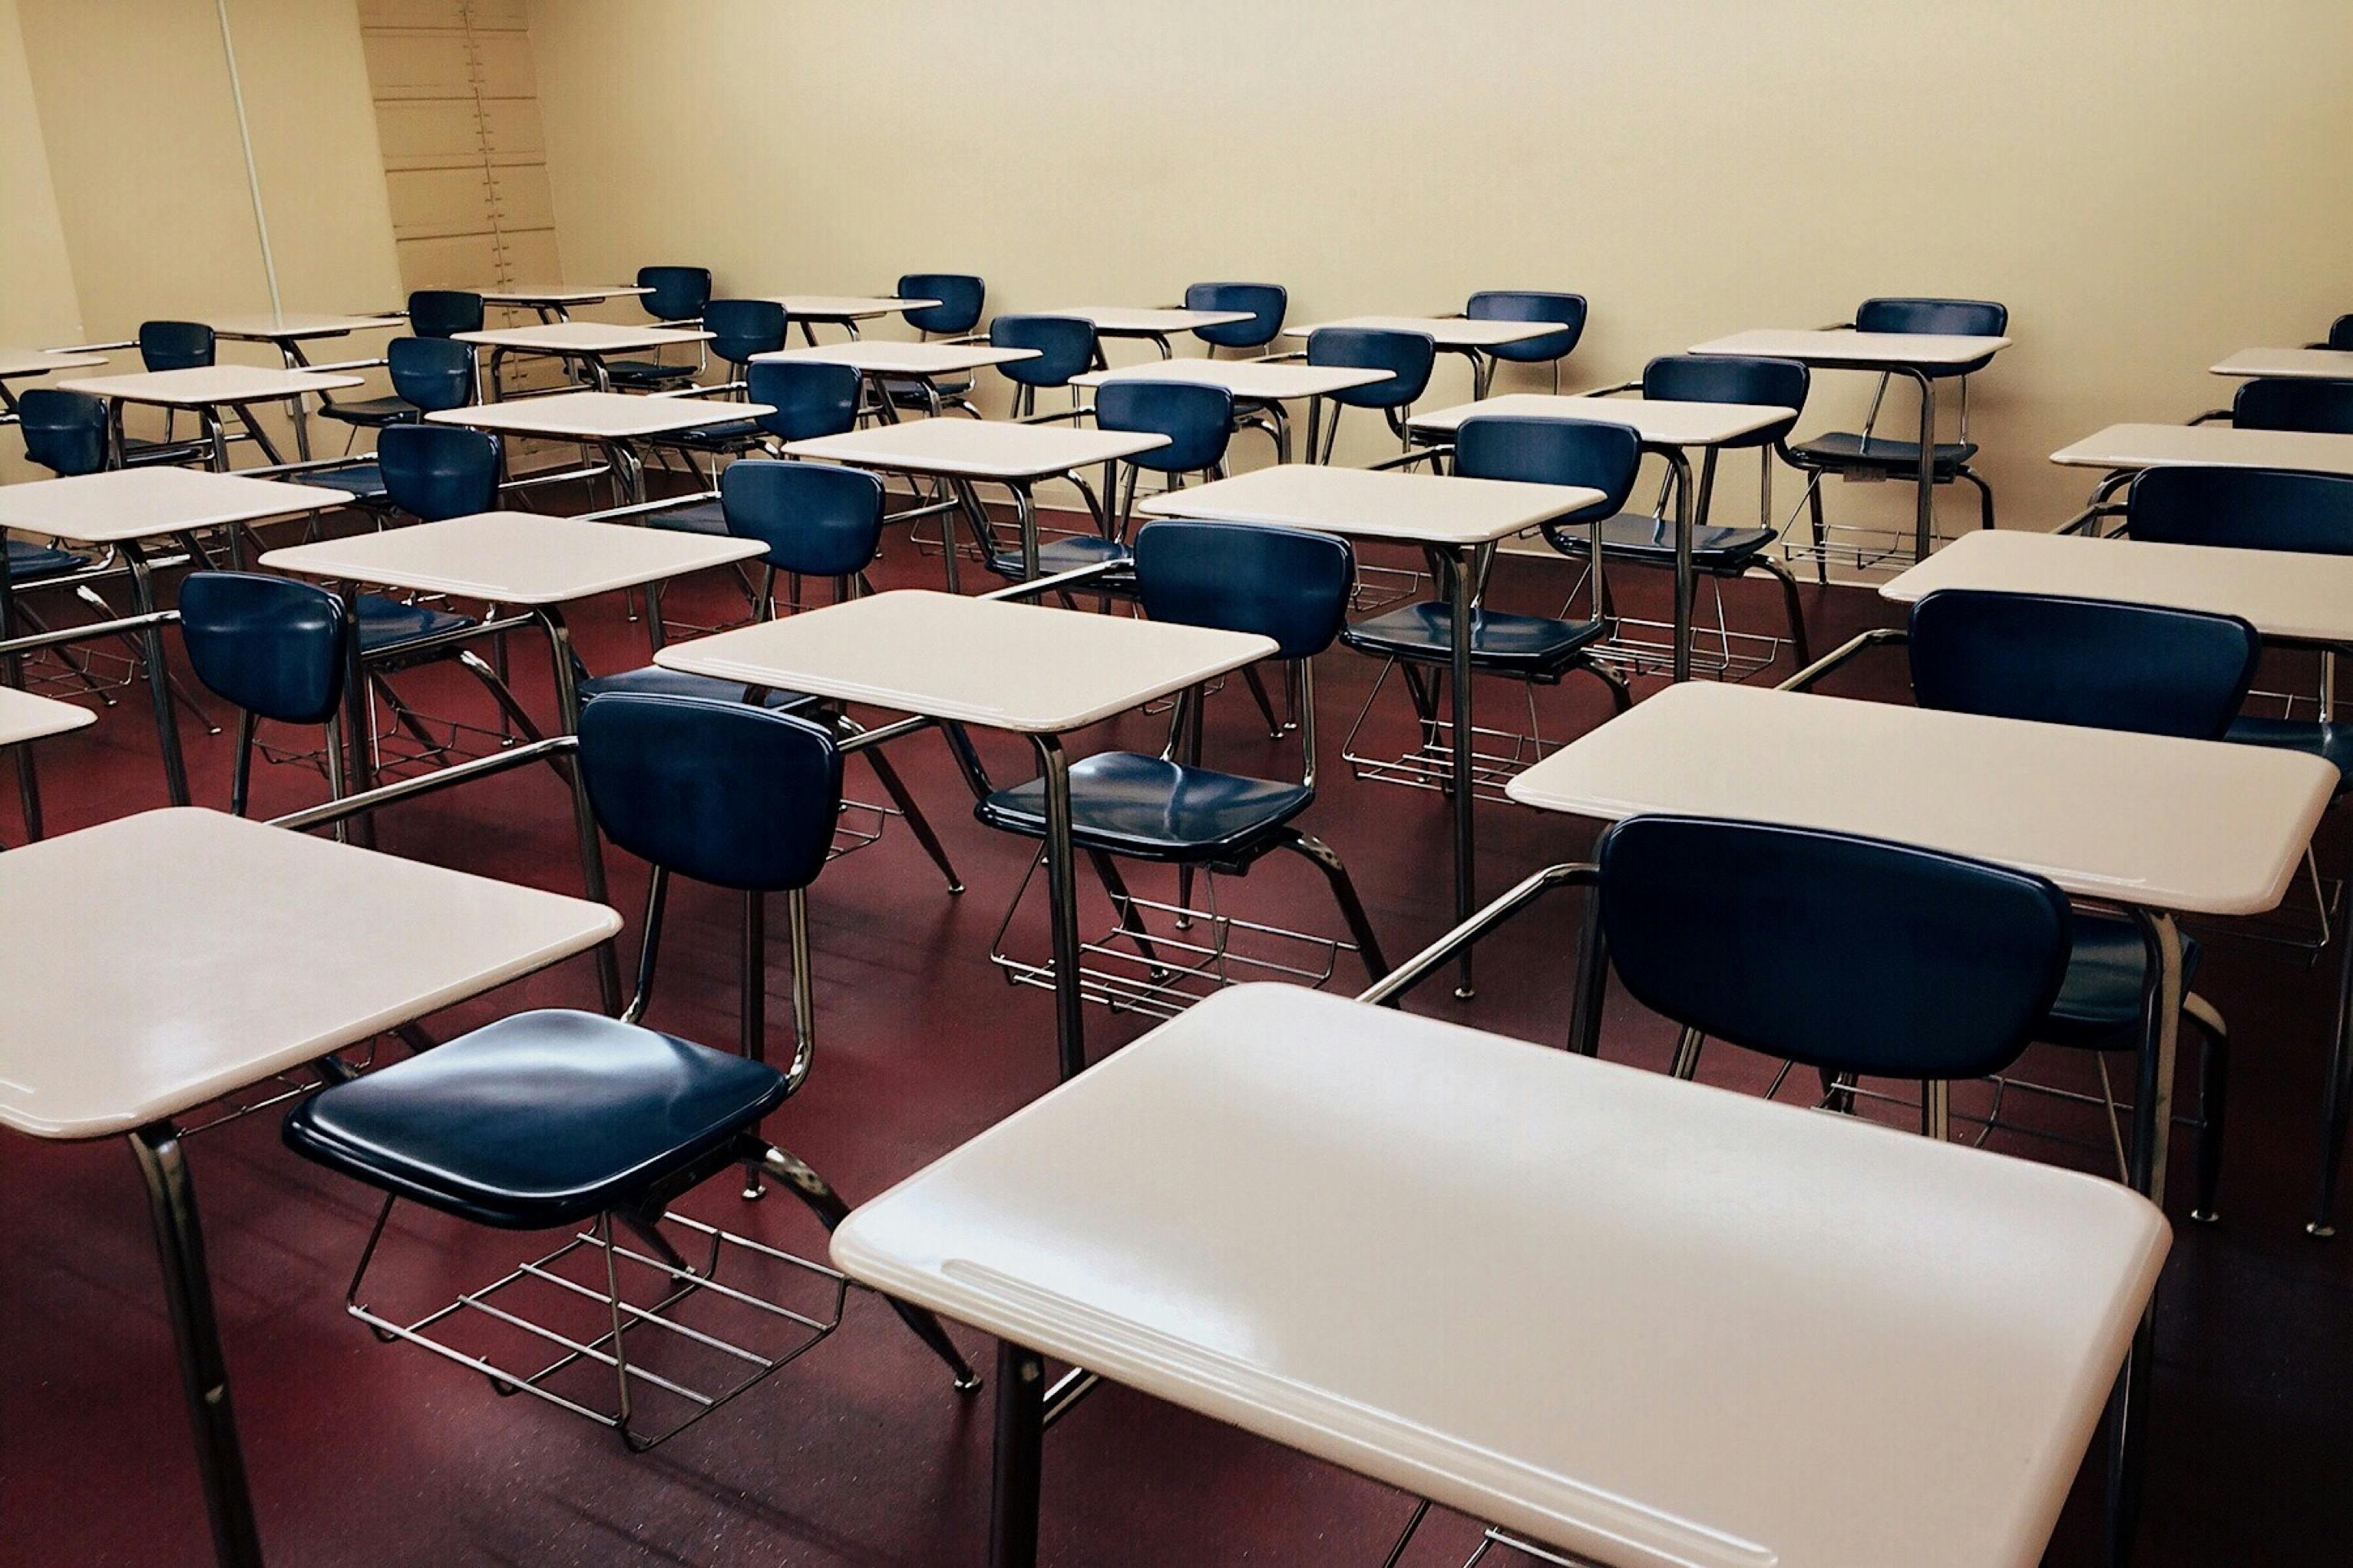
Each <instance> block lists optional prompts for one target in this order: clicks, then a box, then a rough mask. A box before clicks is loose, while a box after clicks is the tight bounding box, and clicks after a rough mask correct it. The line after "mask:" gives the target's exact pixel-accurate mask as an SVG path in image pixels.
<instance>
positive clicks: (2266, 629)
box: [1879, 529, 2353, 642]
mask: <svg viewBox="0 0 2353 1568" xmlns="http://www.w3.org/2000/svg"><path fill="white" fill-rule="evenodd" d="M1939 588H1982V589H1990V590H1993V591H1996V592H2000V593H2010V594H2059V595H2065V596H2067V597H2070V598H2078V599H2120V600H2123V601H2125V602H2126V603H2128V604H2135V605H2167V606H2168V607H2170V608H2173V609H2181V610H2206V611H2211V612H2212V613H2213V614H2216V615H2223V616H2239V617H2240V618H2241V619H2242V620H2244V621H2246V622H2248V623H2249V624H2251V625H2252V626H2253V627H2254V628H2255V629H2256V630H2257V631H2259V632H2261V633H2263V636H2265V637H2283V638H2286V639H2289V640H2291V641H2296V642H2353V557H2348V556H2343V555H2306V554H2302V553H2298V552H2292V551H2282V550H2230V549H2221V548H2216V547H2213V546H2209V545H2202V544H2150V543H2147V542H2142V541H2139V540H2133V539H2085V538H2084V537H2083V536H2081V535H2079V534H2072V533H2028V532H2021V531H2018V530H2015V529H1993V530H1981V531H1978V532H1976V533H1965V534H1963V535H1961V537H1960V538H1958V539H1957V540H1955V541H1953V542H1951V543H1950V544H1947V546H1945V548H1944V549H1942V550H1939V551H1938V552H1936V554H1934V555H1931V556H1930V557H1928V559H1927V560H1926V561H1923V562H1921V563H1919V564H1918V565H1916V566H1914V567H1911V568H1908V569H1907V570H1906V571H1905V573H1904V574H1902V575H1901V576H1898V577H1896V578H1895V579H1894V580H1893V581H1892V582H1888V583H1885V584H1882V585H1881V586H1880V590H1879V593H1880V596H1881V597H1882V598H1884V599H1890V600H1893V601H1894V602H1895V603H1896V604H1899V605H1908V604H1911V603H1913V602H1914V601H1915V600H1917V599H1922V598H1925V597H1926V596H1927V595H1930V594H1932V593H1934V592H1936V590H1937V589H1939Z"/></svg>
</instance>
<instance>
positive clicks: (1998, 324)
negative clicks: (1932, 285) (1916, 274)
mask: <svg viewBox="0 0 2353 1568" xmlns="http://www.w3.org/2000/svg"><path fill="white" fill-rule="evenodd" d="M1854 327H1855V331H1859V332H1923V333H1929V334H1933V335H1936V336H1951V337H1963V338H1998V337H2000V336H2001V334H2002V333H2003V332H2005V331H2009V330H2010V307H2009V306H2007V305H1999V304H1996V303H1995V302H1994V301H1992V300H1912V299H1888V300H1864V301H1863V302H1862V304H1861V305H1860V306H1858V307H1856V310H1855V312H1854ZM1991 357H1992V356H1990V355H1989V356H1987V359H1978V360H1971V361H1970V362H1969V363H1967V364H1957V365H1949V366H1942V365H1940V366H1936V367H1935V368H1928V367H1925V366H1924V367H1923V374H1926V375H1928V376H1931V377H1933V378H1935V379H1937V380H1942V379H1944V378H1946V377H1947V376H1955V375H1967V374H1969V373H1970V372H1972V371H1976V370H1981V369H1983V368H1984V367H1985V365H1986V363H1987V361H1988V360H1989V359H1990V358H1991Z"/></svg>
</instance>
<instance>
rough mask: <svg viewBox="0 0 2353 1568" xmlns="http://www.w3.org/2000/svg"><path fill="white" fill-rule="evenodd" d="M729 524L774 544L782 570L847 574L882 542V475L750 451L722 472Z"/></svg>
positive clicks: (771, 560) (772, 556)
mask: <svg viewBox="0 0 2353 1568" xmlns="http://www.w3.org/2000/svg"><path fill="white" fill-rule="evenodd" d="M719 504H720V506H721V508H722V510H724V511H725V513H726V516H727V531H728V532H730V533H732V534H733V535H735V536H736V537H737V538H739V539H756V540H758V541H759V542H761V543H763V544H765V545H766V546H767V547H768V554H767V563H768V564H769V565H771V566H773V567H775V568H776V570H777V571H779V572H800V573H805V574H807V575H809V576H812V577H846V576H848V575H849V574H851V573H853V572H863V571H864V570H866V567H867V565H868V564H869V563H871V562H872V561H873V559H874V552H875V549H876V548H877V547H878V546H879V545H880V544H881V542H882V481H881V479H879V478H878V477H876V476H875V475H873V474H870V473H868V472H867V471H866V470H865V469H863V468H837V467H835V466H834V465H832V464H830V463H792V462H778V461H776V460H774V459H769V458H745V459H744V460H743V461H741V462H737V463H731V464H729V465H728V466H727V468H726V470H725V471H724V472H723V473H722V474H721V475H720V476H719Z"/></svg>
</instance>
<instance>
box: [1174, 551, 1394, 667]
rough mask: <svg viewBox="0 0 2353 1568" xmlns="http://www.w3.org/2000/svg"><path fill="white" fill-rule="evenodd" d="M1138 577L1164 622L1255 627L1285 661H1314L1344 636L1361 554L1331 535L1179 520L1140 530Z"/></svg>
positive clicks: (1243, 628) (1229, 628)
mask: <svg viewBox="0 0 2353 1568" xmlns="http://www.w3.org/2000/svg"><path fill="white" fill-rule="evenodd" d="M1135 581H1136V589H1137V592H1138V594H1139V595H1140V596H1141V597H1142V599H1143V601H1144V613H1145V615H1146V616H1150V617H1151V618H1152V619H1154V620H1155V621H1165V622H1168V623H1170V624H1172V625H1177V626H1215V627H1217V628H1219V630H1221V631H1229V632H1250V633H1254V634H1256V635H1257V636H1260V637H1272V638H1273V639H1274V641H1275V644H1276V652H1277V657H1279V658H1313V657H1314V656H1315V655H1316V654H1319V653H1322V652H1323V651H1324V649H1325V648H1327V647H1331V646H1332V639H1333V638H1334V637H1338V636H1339V635H1340V626H1341V624H1342V623H1343V622H1344V621H1345V619H1346V618H1347V613H1348V595H1349V593H1350V592H1351V590H1352V589H1353V588H1354V586H1355V584H1356V552H1354V551H1352V550H1350V549H1349V548H1348V544H1347V542H1346V541H1345V540H1341V539H1335V538H1333V537H1332V536H1331V535H1330V534H1328V533H1309V532H1307V531H1305V530H1303V529H1296V528H1267V527H1262V526H1261V525H1259V524H1257V523H1249V522H1195V521H1188V520H1182V519H1170V520H1167V521H1160V522H1151V523H1146V524H1145V526H1144V528H1143V530H1142V531H1140V532H1138V533H1137V534H1136V536H1135Z"/></svg>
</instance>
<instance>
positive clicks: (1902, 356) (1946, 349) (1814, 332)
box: [1691, 327, 2010, 370]
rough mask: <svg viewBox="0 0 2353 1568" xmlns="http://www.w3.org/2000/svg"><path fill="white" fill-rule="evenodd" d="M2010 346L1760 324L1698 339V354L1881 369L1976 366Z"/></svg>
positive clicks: (1941, 336)
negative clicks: (1735, 355)
mask: <svg viewBox="0 0 2353 1568" xmlns="http://www.w3.org/2000/svg"><path fill="white" fill-rule="evenodd" d="M2008 347H2010V340H2009V339H2008V338H1995V337H1972V336H1968V335H1965V334H1959V333H1946V332H1858V331H1855V330H1854V329H1853V328H1852V327H1760V328H1757V329H1756V330H1755V331H1746V332H1735V333H1733V334H1732V335H1731V336H1730V337H1724V338H1710V339H1709V340H1708V341H1707V342H1704V343H1694V344H1693V345H1692V347H1691V352H1692V353H1695V354H1754V355H1757V356H1758V357H1760V358H1764V359H1793V360H1798V361H1799V362H1801V363H1806V364H1810V365H1820V366H1822V367H1824V368H1826V369H1840V368H1845V369H1853V370H1877V369H1880V368H1882V367H1893V368H1897V369H1905V368H1918V369H1922V370H1935V369H1937V368H1939V367H1943V366H1950V365H1957V364H1970V363H1975V362H1976V361H1978V360H1981V359H1984V358H1986V357H1987V356H1988V355H1989V354H1995V353H2000V352H2001V351H2002V350H2003V349H2006V348H2008Z"/></svg>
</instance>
